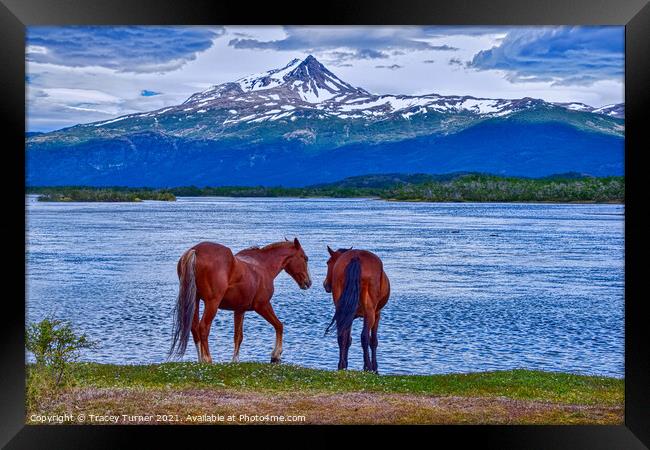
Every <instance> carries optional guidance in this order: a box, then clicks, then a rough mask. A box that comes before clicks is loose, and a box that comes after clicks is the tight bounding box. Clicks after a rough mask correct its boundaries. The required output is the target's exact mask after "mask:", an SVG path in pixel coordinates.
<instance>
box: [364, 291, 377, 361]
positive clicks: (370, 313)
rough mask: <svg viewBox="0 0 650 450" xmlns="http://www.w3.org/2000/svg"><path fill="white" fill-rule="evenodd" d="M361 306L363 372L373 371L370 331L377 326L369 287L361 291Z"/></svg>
mask: <svg viewBox="0 0 650 450" xmlns="http://www.w3.org/2000/svg"><path fill="white" fill-rule="evenodd" d="M361 305H362V306H363V330H361V348H362V349H363V370H368V371H369V370H373V369H372V362H371V360H370V348H369V347H370V330H371V329H372V328H373V327H374V326H375V308H374V305H372V303H371V301H370V294H369V293H368V287H367V286H363V287H362V289H361Z"/></svg>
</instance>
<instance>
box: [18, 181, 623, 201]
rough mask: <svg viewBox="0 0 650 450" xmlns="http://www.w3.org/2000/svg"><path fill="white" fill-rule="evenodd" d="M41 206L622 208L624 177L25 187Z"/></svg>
mask: <svg viewBox="0 0 650 450" xmlns="http://www.w3.org/2000/svg"><path fill="white" fill-rule="evenodd" d="M27 193H28V194H38V195H39V200H40V201H54V202H65V201H68V202H137V201H142V200H162V201H174V200H176V197H205V196H215V197H303V198H309V197H333V198H354V197H378V198H381V199H385V200H398V201H400V200H401V201H425V202H554V203H560V202H594V203H623V202H624V201H625V178H624V177H600V178H596V177H589V176H581V175H577V174H564V175H556V176H551V177H546V178H516V177H499V176H494V175H483V174H451V175H425V174H415V175H402V174H387V175H365V176H359V177H351V178H346V179H344V180H341V181H339V182H335V183H329V184H321V185H313V186H308V187H279V186H278V187H266V186H254V187H246V186H221V187H196V186H187V187H174V188H165V189H154V188H129V187H85V186H61V187H28V188H27Z"/></svg>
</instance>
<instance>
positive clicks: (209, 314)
mask: <svg viewBox="0 0 650 450" xmlns="http://www.w3.org/2000/svg"><path fill="white" fill-rule="evenodd" d="M222 297H223V296H219V297H212V298H211V299H210V300H205V308H204V309H203V317H201V321H200V322H199V335H200V337H201V358H202V361H203V362H207V363H211V362H212V356H211V355H210V347H209V346H208V336H209V335H210V328H211V327H212V321H213V320H214V316H215V315H216V314H217V309H219V304H220V303H221V298H222Z"/></svg>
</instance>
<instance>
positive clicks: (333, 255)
mask: <svg viewBox="0 0 650 450" xmlns="http://www.w3.org/2000/svg"><path fill="white" fill-rule="evenodd" d="M350 249H352V247H350V248H340V249H338V250H336V251H334V250H332V249H331V248H330V246H329V245H328V246H327V251H328V252H329V254H330V259H328V260H327V276H326V277H325V281H323V288H324V289H325V292H327V293H328V294H329V293H330V292H332V269H333V267H334V264H336V261H337V260H338V259H339V257H340V256H341V255H342V254H343V253H345V252H347V251H348V250H350Z"/></svg>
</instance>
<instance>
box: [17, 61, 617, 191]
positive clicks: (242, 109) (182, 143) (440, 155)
mask: <svg viewBox="0 0 650 450" xmlns="http://www.w3.org/2000/svg"><path fill="white" fill-rule="evenodd" d="M619 114H624V106H622V105H613V106H611V107H601V108H593V107H591V106H588V105H584V104H579V103H569V104H555V103H550V102H546V101H544V100H540V99H534V98H530V97H525V98H522V99H514V100H508V99H481V98H476V97H471V96H440V95H438V94H427V95H422V96H409V95H376V94H371V93H369V92H368V91H366V90H364V89H362V88H360V87H354V86H352V85H350V84H349V83H346V82H345V81H343V80H341V79H340V78H338V77H337V76H336V75H335V74H333V73H332V72H331V71H329V69H327V68H326V67H325V66H323V65H322V64H321V63H320V62H319V61H318V60H316V58H314V57H313V56H311V55H310V56H309V57H307V58H305V59H304V60H302V61H301V60H298V59H294V60H292V61H290V62H289V63H288V64H286V65H285V66H283V67H281V68H278V69H272V70H270V71H267V72H263V73H261V74H255V75H251V76H248V77H243V78H240V79H238V80H235V81H233V82H227V83H221V84H218V85H215V86H212V87H210V88H208V89H206V90H204V91H201V92H198V93H195V94H192V95H191V96H190V97H188V98H187V99H186V100H185V101H184V102H183V103H181V104H179V105H174V106H170V107H166V108H161V109H159V110H156V111H150V112H145V113H137V114H128V115H125V116H120V117H117V118H114V119H110V120H106V121H100V122H93V123H89V124H80V125H75V126H73V127H68V128H64V129H61V130H57V131H53V132H50V133H42V134H34V135H31V136H28V137H27V138H26V147H27V149H26V154H27V161H28V167H27V169H28V170H27V174H26V178H27V180H28V181H29V182H31V183H36V184H41V185H42V184H48V183H52V182H56V181H57V179H60V183H57V184H70V182H72V183H73V184H74V183H75V180H76V181H85V182H88V183H91V184H92V185H95V184H96V183H109V184H110V180H111V178H112V177H116V179H119V180H120V182H121V183H124V184H125V185H138V184H140V185H142V184H141V182H142V181H143V177H147V176H149V177H153V179H155V180H156V183H157V185H158V186H165V185H171V184H169V183H172V184H176V185H183V184H187V182H184V181H183V180H182V179H179V178H178V173H184V174H185V176H187V177H191V178H192V180H191V181H193V182H198V183H203V184H204V185H210V184H211V185H215V183H218V184H232V183H238V184H246V182H245V181H246V180H247V179H248V178H249V177H257V178H259V179H261V180H262V181H263V182H264V183H272V182H277V181H278V179H279V177H285V178H287V179H288V180H289V181H287V182H288V183H293V185H301V184H302V185H304V184H305V183H308V182H309V181H314V182H327V181H331V180H332V179H333V178H332V177H335V176H336V175H340V173H346V174H348V175H355V173H352V172H353V171H357V172H359V171H361V172H363V170H362V169H364V168H366V167H377V168H380V169H381V170H386V169H390V167H391V166H393V165H395V164H396V165H398V166H399V167H401V168H402V169H404V170H413V169H416V168H417V167H418V165H419V166H422V167H426V168H427V171H431V172H441V171H464V170H470V171H479V172H481V171H483V172H484V171H488V172H494V171H496V172H497V173H500V174H509V175H517V176H527V175H534V176H542V175H548V174H551V173H558V172H569V171H575V172H589V173H594V174H596V175H609V174H611V175H618V174H620V173H622V171H623V166H622V161H623V158H622V151H623V150H622V149H623V136H624V121H623V119H622V118H617V117H614V116H615V115H619ZM496 130H498V131H496ZM477 133H479V134H478V135H477ZM480 133H483V135H480ZM499 133H500V134H499ZM557 136H564V141H560V140H558V139H557ZM577 150H579V151H577ZM563 154H564V157H565V158H564V160H563V159H562V155H563ZM495 155H498V157H495ZM195 159H196V160H195ZM591 159H593V161H592V160H591ZM499 164H500V166H499ZM346 165H347V166H346ZM54 168H56V169H54ZM488 169H489V170H488ZM351 171H352V172H351ZM609 172H611V173H609ZM188 181H190V180H188Z"/></svg>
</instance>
